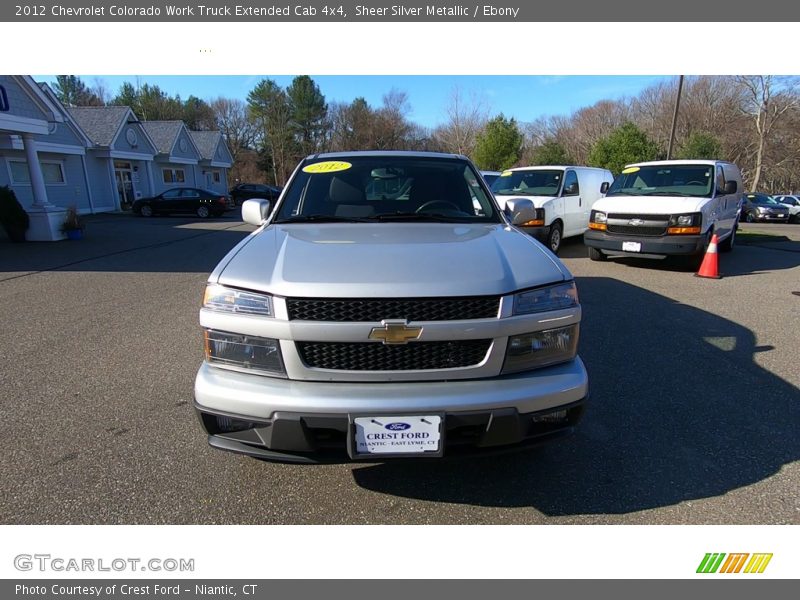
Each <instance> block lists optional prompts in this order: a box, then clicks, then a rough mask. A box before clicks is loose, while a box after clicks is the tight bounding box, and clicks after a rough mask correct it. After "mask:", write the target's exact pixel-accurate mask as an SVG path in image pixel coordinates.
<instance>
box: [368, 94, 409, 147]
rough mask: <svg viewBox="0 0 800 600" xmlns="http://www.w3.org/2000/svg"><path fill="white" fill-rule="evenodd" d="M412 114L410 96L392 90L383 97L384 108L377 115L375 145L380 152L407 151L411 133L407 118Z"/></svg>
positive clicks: (375, 119) (375, 118)
mask: <svg viewBox="0 0 800 600" xmlns="http://www.w3.org/2000/svg"><path fill="white" fill-rule="evenodd" d="M410 112H411V104H410V103H409V101H408V94H406V93H405V92H403V91H401V90H398V89H396V88H392V89H391V90H389V92H388V93H386V94H384V96H383V106H382V107H381V108H380V109H379V110H378V111H377V112H376V113H375V117H374V124H375V144H376V147H377V148H378V149H380V150H405V149H406V148H407V146H408V138H409V134H410V133H411V124H410V123H409V122H408V119H407V116H408V114H409V113H410Z"/></svg>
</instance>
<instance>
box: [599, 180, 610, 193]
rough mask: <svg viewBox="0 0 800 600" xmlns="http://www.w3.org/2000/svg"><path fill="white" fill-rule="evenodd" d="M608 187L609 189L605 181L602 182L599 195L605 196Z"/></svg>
mask: <svg viewBox="0 0 800 600" xmlns="http://www.w3.org/2000/svg"><path fill="white" fill-rule="evenodd" d="M609 187H611V186H610V185H609V183H608V182H607V181H604V182H603V183H602V184H601V185H600V193H601V194H605V193H607V192H608V188H609Z"/></svg>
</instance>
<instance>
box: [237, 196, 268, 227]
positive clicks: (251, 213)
mask: <svg viewBox="0 0 800 600" xmlns="http://www.w3.org/2000/svg"><path fill="white" fill-rule="evenodd" d="M267 217H269V200H264V199H263V198H253V199H251V200H245V201H244V202H243V203H242V221H244V222H245V223H249V224H250V225H255V226H256V227H261V226H262V225H263V224H264V221H266V220H267Z"/></svg>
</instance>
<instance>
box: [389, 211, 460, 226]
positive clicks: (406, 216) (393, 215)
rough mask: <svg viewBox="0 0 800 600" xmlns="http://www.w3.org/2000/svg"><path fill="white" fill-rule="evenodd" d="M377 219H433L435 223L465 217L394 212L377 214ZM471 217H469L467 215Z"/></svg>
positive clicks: (458, 219)
mask: <svg viewBox="0 0 800 600" xmlns="http://www.w3.org/2000/svg"><path fill="white" fill-rule="evenodd" d="M374 218H375V220H376V221H432V222H434V223H450V222H452V221H460V220H463V219H464V218H465V217H456V216H447V215H443V214H441V213H416V212H401V211H398V212H393V213H381V214H379V215H375V217H374ZM466 218H469V217H466Z"/></svg>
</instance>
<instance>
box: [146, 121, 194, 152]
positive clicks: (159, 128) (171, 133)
mask: <svg viewBox="0 0 800 600" xmlns="http://www.w3.org/2000/svg"><path fill="white" fill-rule="evenodd" d="M142 127H144V129H145V131H146V132H147V135H149V136H150V138H151V139H152V140H153V142H154V143H155V145H156V150H158V153H159V154H172V148H173V146H175V140H176V139H177V138H178V135H179V134H180V132H181V128H182V127H184V124H183V121H142Z"/></svg>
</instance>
